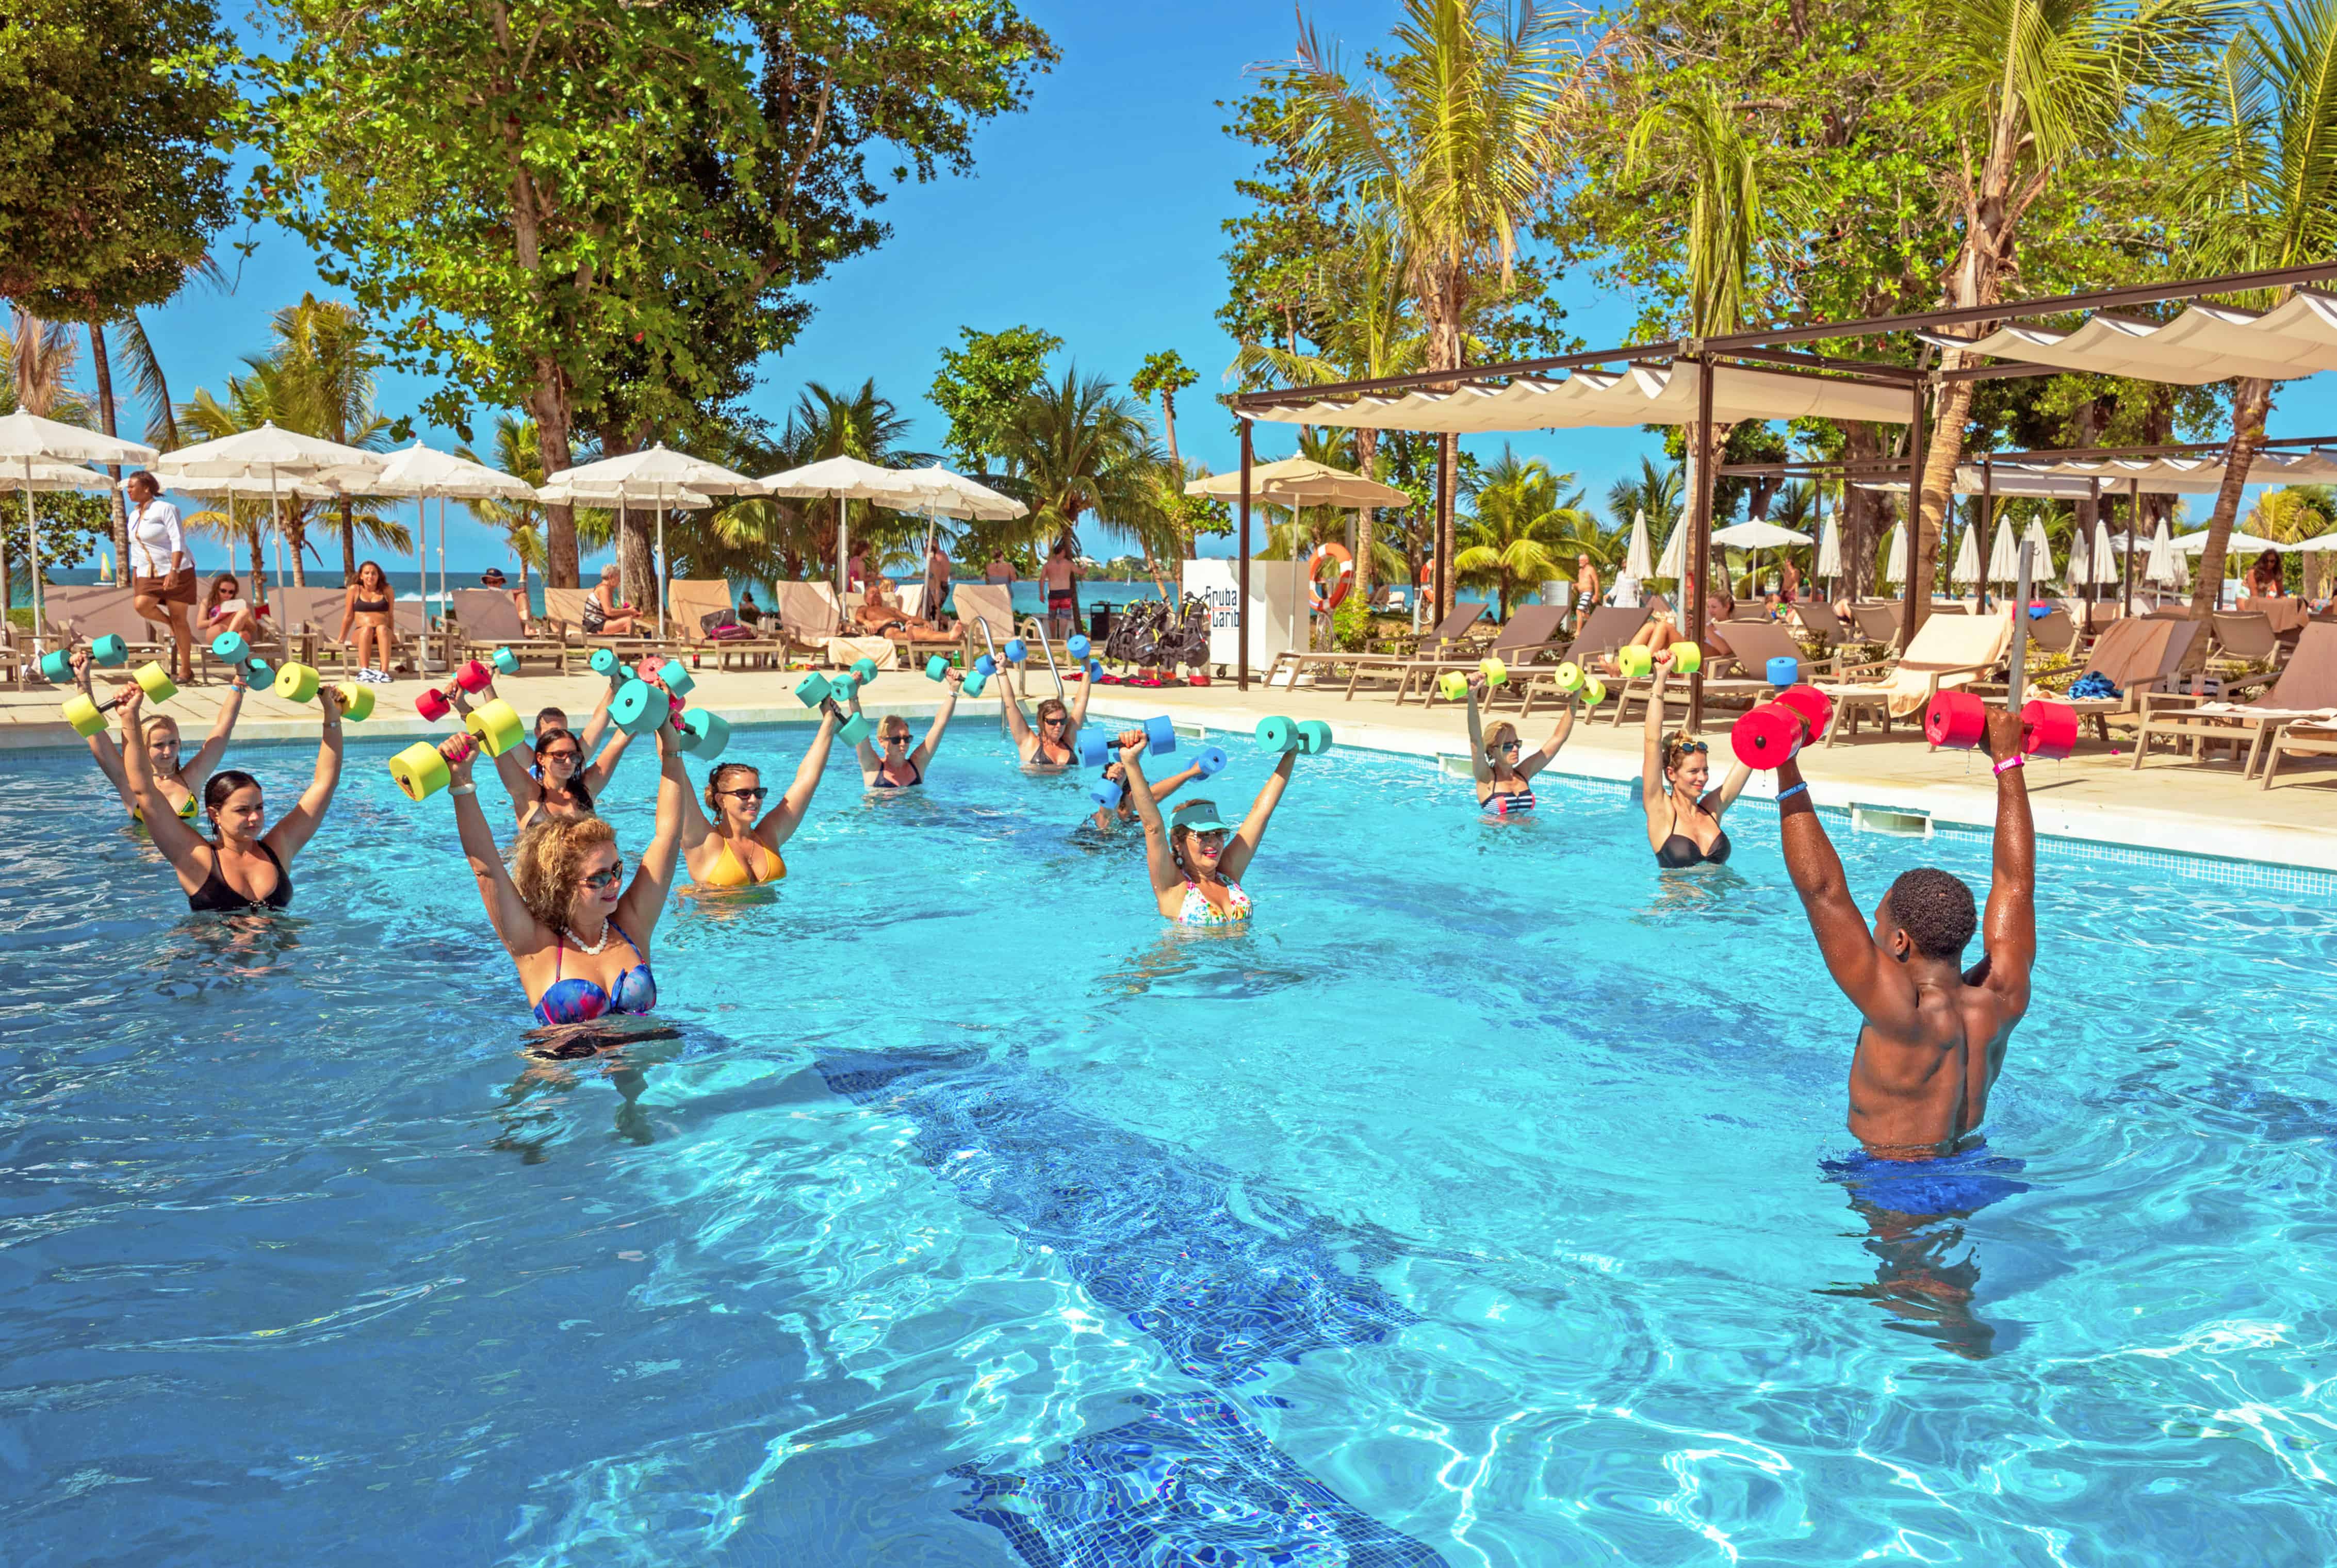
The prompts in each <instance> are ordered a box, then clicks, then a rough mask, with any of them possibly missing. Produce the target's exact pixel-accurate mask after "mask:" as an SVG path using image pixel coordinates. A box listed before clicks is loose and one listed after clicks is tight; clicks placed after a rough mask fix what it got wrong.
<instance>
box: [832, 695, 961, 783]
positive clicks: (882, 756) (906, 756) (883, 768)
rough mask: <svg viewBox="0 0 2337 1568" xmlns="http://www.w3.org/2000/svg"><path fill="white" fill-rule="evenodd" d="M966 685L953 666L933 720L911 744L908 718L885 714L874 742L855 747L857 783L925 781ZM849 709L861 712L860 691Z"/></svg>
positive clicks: (857, 712) (877, 728)
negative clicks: (918, 738)
mask: <svg viewBox="0 0 2337 1568" xmlns="http://www.w3.org/2000/svg"><path fill="white" fill-rule="evenodd" d="M964 684H965V672H964V671H963V670H956V669H953V670H952V671H950V672H949V674H947V675H946V676H944V677H942V706H940V707H939V708H937V709H935V710H934V722H933V724H932V725H931V726H929V727H928V728H927V729H926V730H925V738H924V740H922V741H919V742H918V743H916V745H914V746H912V745H910V743H909V721H908V720H907V719H904V718H903V717H902V716H900V715H899V714H896V713H888V714H886V715H885V716H884V717H883V718H882V719H880V720H878V721H877V724H876V744H875V745H869V744H868V743H867V742H866V741H865V740H864V741H862V742H861V743H860V745H859V746H858V748H857V750H858V752H859V756H860V782H861V784H862V785H863V786H865V788H868V789H873V790H898V789H913V788H914V787H915V786H917V785H919V784H924V782H925V769H926V768H928V767H930V766H931V765H933V760H934V753H935V752H937V751H939V750H941V749H942V736H943V735H946V734H948V733H949V726H950V716H951V715H952V714H953V713H955V712H957V693H958V688H959V687H962V686H963V685H964ZM852 711H853V713H854V715H855V716H859V714H860V694H859V693H858V692H857V691H856V692H854V693H853V694H852Z"/></svg>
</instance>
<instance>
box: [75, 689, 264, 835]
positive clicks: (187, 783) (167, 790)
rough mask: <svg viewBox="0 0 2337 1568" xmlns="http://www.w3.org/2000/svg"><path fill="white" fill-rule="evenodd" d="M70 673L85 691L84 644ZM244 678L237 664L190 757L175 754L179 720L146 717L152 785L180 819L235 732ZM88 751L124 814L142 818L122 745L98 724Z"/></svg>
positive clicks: (189, 817)
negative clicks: (197, 748) (207, 729)
mask: <svg viewBox="0 0 2337 1568" xmlns="http://www.w3.org/2000/svg"><path fill="white" fill-rule="evenodd" d="M73 677H74V678H75V679H76V680H78V681H79V682H80V683H81V689H82V690H83V692H84V693H88V692H89V691H90V684H89V683H90V657H89V649H88V648H86V647H83V648H75V649H73ZM250 689H251V687H250V685H249V682H248V681H247V680H246V679H245V677H244V672H243V671H242V670H240V669H239V670H237V671H236V672H235V679H234V680H233V681H232V682H231V683H230V685H229V687H228V688H227V696H226V698H225V699H224V700H222V701H221V702H220V710H219V716H218V717H217V718H215V719H213V720H212V721H211V733H210V735H205V736H204V737H203V744H202V749H200V751H198V752H196V753H195V755H193V756H191V757H189V758H187V759H186V760H184V761H181V760H180V757H179V721H178V720H177V719H174V718H172V717H171V716H170V715H169V714H166V713H161V714H156V715H155V716H153V717H152V718H150V719H148V720H147V721H146V754H147V756H148V757H149V758H150V759H151V760H152V772H153V775H154V787H155V788H156V789H158V790H160V791H161V792H162V798H163V799H164V800H167V801H169V802H170V803H171V809H172V810H173V811H175V812H177V813H179V820H180V821H181V822H189V823H191V822H192V821H194V820H195V811H196V808H197V805H198V803H199V802H200V799H201V797H202V793H203V785H204V784H208V783H210V776H211V770H212V769H214V768H216V767H218V766H219V764H220V757H222V756H224V755H227V743H228V737H229V736H230V735H233V734H234V733H235V719H236V716H237V715H238V714H240V713H241V712H242V711H243V694H244V693H245V692H247V691H249V690H250ZM89 755H91V756H93V757H95V758H96V759H97V770H98V772H100V773H102V774H104V775H105V778H106V782H107V783H108V784H112V786H113V790H114V793H115V794H118V795H120V796H121V797H122V805H123V806H125V807H126V808H128V810H129V812H130V820H131V821H132V822H134V823H144V822H145V821H146V813H145V812H144V811H142V810H141V809H140V807H139V804H138V796H137V794H136V793H135V792H134V791H133V790H132V788H131V784H130V775H129V774H128V773H127V772H126V771H125V769H124V767H123V765H122V750H121V747H120V746H119V745H116V744H115V742H114V739H113V734H112V731H111V730H100V731H98V732H97V733H96V734H95V735H92V736H90V737H89Z"/></svg>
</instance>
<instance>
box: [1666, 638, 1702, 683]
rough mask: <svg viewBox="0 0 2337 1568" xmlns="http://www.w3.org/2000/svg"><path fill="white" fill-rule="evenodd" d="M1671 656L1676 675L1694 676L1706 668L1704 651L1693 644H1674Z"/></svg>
mask: <svg viewBox="0 0 2337 1568" xmlns="http://www.w3.org/2000/svg"><path fill="white" fill-rule="evenodd" d="M1671 654H1672V673H1673V674H1674V675H1694V674H1695V673H1696V672H1697V671H1698V670H1700V669H1702V668H1703V667H1704V649H1702V648H1698V647H1697V646H1696V644H1694V643H1692V642H1676V643H1674V644H1672V648H1671Z"/></svg>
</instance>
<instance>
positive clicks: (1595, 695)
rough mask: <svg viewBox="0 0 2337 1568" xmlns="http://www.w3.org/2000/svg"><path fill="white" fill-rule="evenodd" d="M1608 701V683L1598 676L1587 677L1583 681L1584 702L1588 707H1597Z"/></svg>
mask: <svg viewBox="0 0 2337 1568" xmlns="http://www.w3.org/2000/svg"><path fill="white" fill-rule="evenodd" d="M1606 700H1607V683H1606V682H1605V681H1603V680H1600V679H1599V677H1597V676H1595V675H1593V676H1585V677H1583V680H1582V702H1583V706H1586V707H1597V706H1599V704H1600V703H1602V702H1605V701H1606Z"/></svg>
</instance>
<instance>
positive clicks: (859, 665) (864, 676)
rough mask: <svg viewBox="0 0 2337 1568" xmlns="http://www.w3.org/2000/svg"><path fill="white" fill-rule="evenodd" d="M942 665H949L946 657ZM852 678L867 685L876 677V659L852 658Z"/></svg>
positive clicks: (945, 666)
mask: <svg viewBox="0 0 2337 1568" xmlns="http://www.w3.org/2000/svg"><path fill="white" fill-rule="evenodd" d="M942 667H943V668H944V669H947V668H948V667H949V662H948V661H947V660H946V659H944V661H943V662H942ZM852 678H853V679H855V680H856V681H858V682H859V683H860V684H861V685H862V686H866V685H868V684H869V683H870V682H871V681H873V680H875V678H876V661H875V659H873V658H865V657H863V658H856V659H854V660H853V661H852Z"/></svg>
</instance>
